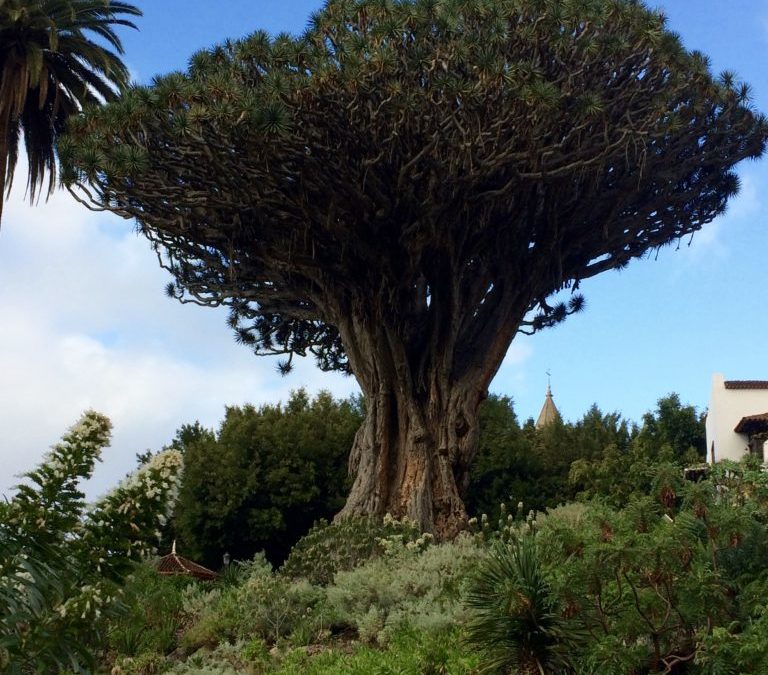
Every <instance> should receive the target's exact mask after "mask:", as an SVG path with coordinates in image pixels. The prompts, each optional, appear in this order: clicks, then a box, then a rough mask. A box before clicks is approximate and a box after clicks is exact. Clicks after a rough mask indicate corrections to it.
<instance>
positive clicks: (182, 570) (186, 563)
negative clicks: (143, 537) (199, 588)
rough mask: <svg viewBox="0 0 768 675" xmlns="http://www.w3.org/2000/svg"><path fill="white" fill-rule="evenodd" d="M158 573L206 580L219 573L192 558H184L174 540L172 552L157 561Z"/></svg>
mask: <svg viewBox="0 0 768 675" xmlns="http://www.w3.org/2000/svg"><path fill="white" fill-rule="evenodd" d="M157 572H158V574H162V575H166V576H188V577H196V578H198V579H204V580H206V581H208V580H211V579H215V578H216V577H217V576H218V574H216V572H213V571H211V570H209V569H208V568H207V567H203V566H202V565H198V564H197V563H195V562H192V561H191V560H187V559H186V558H182V557H181V556H180V555H178V554H177V553H176V542H175V541H174V542H173V547H172V549H171V552H170V553H169V554H168V555H166V556H164V557H162V558H160V560H159V561H158V563H157Z"/></svg>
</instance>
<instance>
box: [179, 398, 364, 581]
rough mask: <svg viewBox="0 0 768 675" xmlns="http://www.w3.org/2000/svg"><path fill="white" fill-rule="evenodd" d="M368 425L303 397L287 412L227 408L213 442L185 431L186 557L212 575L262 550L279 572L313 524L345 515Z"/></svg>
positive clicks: (182, 499) (182, 541)
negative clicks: (350, 468) (354, 450)
mask: <svg viewBox="0 0 768 675" xmlns="http://www.w3.org/2000/svg"><path fill="white" fill-rule="evenodd" d="M361 420H362V415H361V412H360V410H359V408H358V406H357V405H356V404H355V402H354V401H336V400H334V399H333V398H332V397H331V395H330V394H328V393H327V392H326V393H321V394H319V395H318V396H317V397H315V398H314V399H313V400H310V399H309V397H308V396H307V395H306V393H305V392H304V391H303V390H299V391H297V392H294V393H293V394H292V395H291V397H290V399H289V401H288V403H287V404H286V405H285V406H280V405H267V406H262V407H260V408H258V409H257V408H254V407H252V406H245V407H242V408H241V407H231V408H227V413H226V416H225V418H224V420H223V421H222V423H221V426H220V428H219V429H218V431H217V432H216V433H214V432H212V431H208V430H206V429H204V428H202V427H201V426H200V425H191V426H186V427H183V428H182V429H181V430H179V433H178V434H177V438H176V441H175V442H174V443H172V445H171V447H174V448H178V449H180V450H181V451H182V452H183V453H184V457H185V467H186V470H185V473H184V482H183V484H182V488H181V492H180V494H179V501H178V504H177V506H176V517H175V521H174V526H175V536H176V537H177V538H178V539H179V545H180V546H181V550H183V551H184V552H185V553H186V554H187V555H189V556H192V557H194V558H196V559H199V560H202V561H203V562H204V563H206V564H208V565H211V566H213V567H214V568H218V566H220V565H221V560H222V554H224V553H225V552H227V553H229V554H230V555H231V556H233V557H234V558H238V559H247V558H250V557H251V556H253V554H254V553H255V552H257V551H260V550H263V551H265V552H266V554H267V556H268V557H269V559H270V560H271V561H272V562H274V563H279V562H282V560H283V559H284V558H285V557H286V556H287V555H288V552H289V551H290V549H291V546H293V544H295V543H296V541H297V540H298V539H299V538H300V537H301V536H302V535H304V534H306V532H307V531H308V530H309V528H310V527H311V526H312V524H313V522H314V521H315V520H318V519H320V518H331V517H332V516H333V515H334V514H335V513H336V512H337V511H338V510H339V509H340V508H341V507H342V506H343V504H344V497H345V495H346V493H347V489H348V484H347V480H346V474H347V472H346V459H347V456H348V454H349V448H350V446H351V444H352V439H353V438H354V435H355V431H356V430H357V428H358V427H359V426H360V422H361Z"/></svg>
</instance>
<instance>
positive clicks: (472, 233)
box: [66, 0, 766, 377]
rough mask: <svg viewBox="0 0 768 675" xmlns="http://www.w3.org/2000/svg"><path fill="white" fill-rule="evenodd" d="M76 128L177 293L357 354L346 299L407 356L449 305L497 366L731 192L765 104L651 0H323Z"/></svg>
mask: <svg viewBox="0 0 768 675" xmlns="http://www.w3.org/2000/svg"><path fill="white" fill-rule="evenodd" d="M617 73H620V75H617ZM565 130H567V131H565ZM72 132H73V133H72V138H71V141H70V142H68V143H67V147H66V150H67V152H66V154H67V158H68V160H69V161H68V167H67V172H66V175H67V178H68V180H70V181H73V182H78V181H79V182H81V183H83V184H85V183H90V184H91V188H92V191H91V192H90V193H89V195H90V197H91V198H92V199H93V200H94V201H95V202H97V203H98V204H99V205H102V206H104V207H105V208H108V209H110V210H114V211H116V212H118V213H120V214H123V215H126V216H130V217H136V218H138V220H139V221H140V227H141V231H142V232H143V233H144V234H146V235H147V236H148V237H149V238H150V239H151V240H152V241H153V242H154V244H155V245H156V246H157V247H158V248H159V249H160V250H162V251H166V252H168V253H169V254H170V255H168V256H166V257H164V262H163V264H164V265H165V266H167V267H168V269H169V270H170V271H171V272H172V273H173V274H174V276H175V279H176V283H175V284H174V285H173V286H172V287H171V289H170V291H171V294H172V295H177V296H179V297H182V296H185V295H189V296H192V297H194V298H195V299H196V300H197V301H198V302H201V303H211V304H219V303H222V302H223V303H225V304H228V305H230V306H231V308H232V326H233V328H235V329H236V331H237V335H238V339H240V340H241V341H242V342H244V343H245V344H247V345H249V346H250V347H252V348H253V349H254V350H255V351H257V352H260V353H282V354H287V355H289V359H288V360H289V361H290V357H291V355H293V354H305V353H312V354H314V355H316V356H317V358H318V360H319V363H320V365H321V366H322V367H324V368H331V369H347V368H349V367H350V363H349V362H348V360H347V357H348V356H349V353H348V352H349V351H350V349H352V350H353V351H354V349H356V348H359V347H360V346H361V345H360V343H359V342H358V339H359V338H361V337H362V336H363V334H364V331H363V330H362V326H358V327H357V328H354V327H352V326H350V325H347V321H348V320H349V319H350V318H351V316H352V314H360V316H365V317H369V318H370V319H371V321H372V322H375V325H386V326H387V327H389V328H390V330H391V332H390V339H394V338H396V340H397V343H398V344H401V345H402V346H403V348H404V349H405V350H406V351H407V352H408V353H409V354H408V356H409V363H408V365H409V366H410V367H414V368H415V367H416V366H417V363H418V360H419V359H421V356H422V354H423V352H424V349H425V347H426V346H427V345H428V344H430V336H433V337H434V336H436V335H437V333H436V332H435V331H436V329H437V327H439V326H440V325H441V323H444V322H445V321H446V320H448V321H449V323H450V325H451V326H452V327H453V328H454V329H455V331H456V333H457V334H456V336H455V339H454V340H452V341H451V344H450V345H448V344H446V345H441V346H442V347H443V348H447V349H450V354H451V356H455V358H456V361H457V363H458V364H461V365H462V366H465V365H469V363H470V362H471V360H470V361H467V358H468V357H469V355H470V354H474V355H475V356H476V357H477V356H478V355H479V354H483V350H484V349H485V348H487V349H490V348H491V347H493V354H488V355H487V357H488V358H489V359H491V361H490V362H488V363H486V362H485V361H484V360H482V359H481V360H482V362H483V364H484V366H485V367H490V365H489V364H490V363H495V364H497V363H498V362H497V358H498V359H500V358H503V354H504V353H505V352H506V350H507V347H508V344H509V341H510V340H511V339H512V337H513V335H514V333H515V331H516V329H517V328H521V327H522V328H523V329H524V330H529V329H530V330H538V329H540V328H544V327H547V326H549V325H552V324H554V323H557V322H559V321H561V320H563V319H564V318H565V317H566V315H567V314H568V313H571V312H574V311H578V310H579V309H580V308H581V306H582V301H581V299H580V297H579V296H578V295H577V296H575V297H574V299H573V300H572V301H571V302H570V303H566V304H555V305H549V304H548V303H547V298H548V297H550V296H551V295H552V294H554V293H556V292H557V291H559V290H561V289H562V288H563V287H574V288H575V287H576V286H578V282H579V281H581V280H583V279H585V278H588V277H591V276H593V275H595V274H598V273H600V272H602V271H604V270H607V269H614V268H617V267H622V266H624V265H626V264H627V263H628V262H629V261H630V260H632V259H634V258H638V257H642V256H643V255H644V253H645V252H646V251H647V250H649V249H653V248H656V247H659V246H662V245H664V244H666V243H668V242H670V241H672V240H675V239H677V238H679V237H682V236H685V235H687V234H689V233H691V232H694V231H696V230H698V229H699V228H700V227H701V226H702V225H703V224H704V223H706V222H709V221H710V220H712V219H713V218H714V217H716V216H717V215H718V214H720V213H722V211H723V209H724V208H725V203H726V201H727V199H728V198H729V197H730V196H731V195H733V194H734V193H735V192H736V190H737V179H736V177H735V175H734V174H733V173H732V171H731V169H732V167H733V166H734V165H735V164H736V163H737V162H738V161H740V160H741V159H743V158H745V157H755V156H759V155H760V154H761V153H762V151H763V145H764V140H765V135H766V128H765V125H764V121H763V119H762V118H761V117H759V116H758V115H756V114H755V113H754V112H753V111H752V110H751V108H750V107H749V101H748V89H747V88H740V87H739V85H738V84H737V83H735V82H734V79H733V77H732V76H724V77H722V78H716V77H713V75H712V74H711V73H710V72H709V68H708V61H707V59H706V57H704V55H702V54H701V53H698V52H692V53H689V52H687V51H686V50H685V49H684V47H683V45H682V44H681V42H680V40H679V37H678V36H677V35H676V34H674V33H673V32H671V31H669V30H668V29H667V27H666V22H665V19H664V17H663V16H662V15H661V14H660V13H658V12H655V11H652V10H650V9H648V8H646V6H645V5H644V4H643V3H641V2H630V1H625V0H619V1H616V2H603V1H598V2H594V1H591V0H590V1H587V2H582V1H577V0H568V1H567V2H557V3H555V2H542V1H541V0H523V1H521V0H503V1H500V0H480V1H476V0H472V1H468V0H449V1H445V2H431V1H422V0H418V1H417V0H407V1H404V2H396V3H392V2H379V1H373V2H372V1H370V0H358V1H353V2H351V1H347V0H330V1H328V2H326V3H325V6H324V7H323V9H322V10H321V11H319V12H318V13H316V14H315V15H314V16H313V17H312V20H311V21H310V24H309V27H308V29H307V31H306V32H305V33H304V35H302V36H300V37H292V36H289V35H286V34H281V35H278V36H274V37H270V36H269V35H267V34H266V33H264V32H263V31H259V32H256V33H254V34H253V35H251V36H249V37H247V38H246V39H244V40H240V41H237V42H226V43H224V44H222V45H220V46H216V47H214V48H212V49H209V50H206V51H203V52H200V53H198V54H196V55H195V56H193V58H192V59H191V61H190V66H189V69H188V71H187V72H186V73H172V74H170V75H167V76H165V77H162V78H158V79H157V80H156V81H155V82H154V84H153V86H152V87H141V88H135V89H133V90H131V91H130V92H129V93H128V94H127V95H126V96H124V97H123V99H122V100H121V101H119V102H118V103H117V104H115V105H112V106H109V107H107V108H106V109H104V110H100V111H93V112H91V113H90V114H89V116H88V117H87V118H86V119H84V120H81V121H79V122H78V124H77V125H75V126H74V128H73V130H72ZM171 177H172V178H171ZM169 203H172V204H174V208H173V209H169V208H168V204H169ZM523 280H525V281H524V282H523ZM449 288H450V289H452V292H448V289H449ZM526 317H527V318H526ZM502 325H503V326H507V325H510V326H511V330H506V328H505V331H504V334H505V337H504V339H502V340H500V341H499V337H500V336H499V332H498V331H499V329H500V327H501V326H502ZM497 342H498V344H497ZM502 343H503V344H502ZM497 347H498V349H497ZM497 352H498V353H497ZM435 356H437V355H435ZM485 356H486V355H483V357H485ZM352 365H354V364H352ZM403 365H405V364H403ZM493 370H494V371H495V368H494V369H493ZM425 372H426V371H425ZM460 372H461V371H458V370H457V372H456V375H457V376H458V375H459V374H460ZM356 374H357V375H358V376H359V377H364V376H365V373H364V368H363V364H362V363H358V364H357V367H356Z"/></svg>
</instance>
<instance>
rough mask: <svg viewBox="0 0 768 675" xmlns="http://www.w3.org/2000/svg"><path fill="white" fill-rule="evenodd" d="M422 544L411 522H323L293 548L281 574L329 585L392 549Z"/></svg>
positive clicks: (360, 519)
mask: <svg viewBox="0 0 768 675" xmlns="http://www.w3.org/2000/svg"><path fill="white" fill-rule="evenodd" d="M418 540H419V530H418V528H417V527H416V525H415V524H414V523H412V522H410V521H408V520H407V519H404V520H402V521H399V520H396V519H394V518H392V517H391V516H386V517H385V518H384V520H383V521H377V520H373V519H369V518H349V519H347V520H343V521H341V522H338V523H333V524H332V525H330V524H328V522H327V521H323V520H321V521H319V522H318V523H316V524H315V526H314V527H313V528H312V529H311V530H310V531H309V533H308V534H307V535H306V536H305V537H303V538H302V539H300V540H299V542H298V543H297V544H296V545H295V546H294V547H293V550H292V551H291V553H290V555H289V556H288V559H287V560H286V561H285V564H284V565H283V567H282V568H281V570H280V573H281V574H283V575H285V576H287V577H291V578H298V577H303V578H305V579H307V580H309V581H310V582H311V583H313V584H322V585H325V584H329V583H331V582H332V581H333V577H334V575H335V574H336V572H339V571H342V570H351V569H354V568H355V567H357V566H358V565H361V564H362V563H364V562H366V561H367V560H370V559H371V558H374V557H377V556H380V555H382V554H383V553H384V552H385V551H386V550H387V549H388V548H392V547H395V548H397V547H399V546H403V545H407V544H409V543H414V544H415V542H417V541H418ZM421 542H422V543H421V546H423V545H425V543H426V542H425V540H424V539H423V538H422V540H421Z"/></svg>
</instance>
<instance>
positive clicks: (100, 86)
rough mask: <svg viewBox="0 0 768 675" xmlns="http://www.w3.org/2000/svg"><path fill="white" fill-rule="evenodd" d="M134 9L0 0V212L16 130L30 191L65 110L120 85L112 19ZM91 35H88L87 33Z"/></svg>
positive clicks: (107, 95) (88, 0)
mask: <svg viewBox="0 0 768 675" xmlns="http://www.w3.org/2000/svg"><path fill="white" fill-rule="evenodd" d="M134 16H141V11H140V10H139V9H137V8H136V7H134V6H133V5H130V4H128V3H126V2H112V1H109V0H3V2H0V218H1V217H2V204H3V200H4V199H5V192H6V189H7V190H10V188H11V183H12V181H13V174H14V169H15V168H16V161H17V159H18V156H19V141H20V137H21V136H23V137H24V144H25V146H26V152H27V159H28V162H29V172H28V187H29V194H30V197H31V198H32V199H34V198H35V196H36V195H37V194H38V192H39V191H40V190H41V188H42V183H43V182H44V180H45V178H46V177H47V178H48V189H47V192H48V193H49V194H50V192H51V191H52V190H53V187H54V184H55V178H56V143H57V141H58V138H59V136H60V135H61V134H62V133H63V132H64V127H65V124H66V122H67V120H68V118H70V117H71V116H72V115H75V114H77V113H79V112H80V111H82V109H83V108H84V107H85V106H87V105H94V104H98V103H100V102H103V101H113V100H115V98H116V94H117V91H118V90H119V89H123V88H124V87H126V86H127V85H128V69H127V68H126V67H125V65H124V64H123V63H122V62H121V61H120V58H119V56H118V55H120V54H122V52H123V50H122V45H121V43H120V39H119V37H118V35H117V33H116V32H115V28H116V27H117V26H130V27H135V26H134V25H133V24H132V23H131V21H130V17H134ZM94 38H95V41H94Z"/></svg>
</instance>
